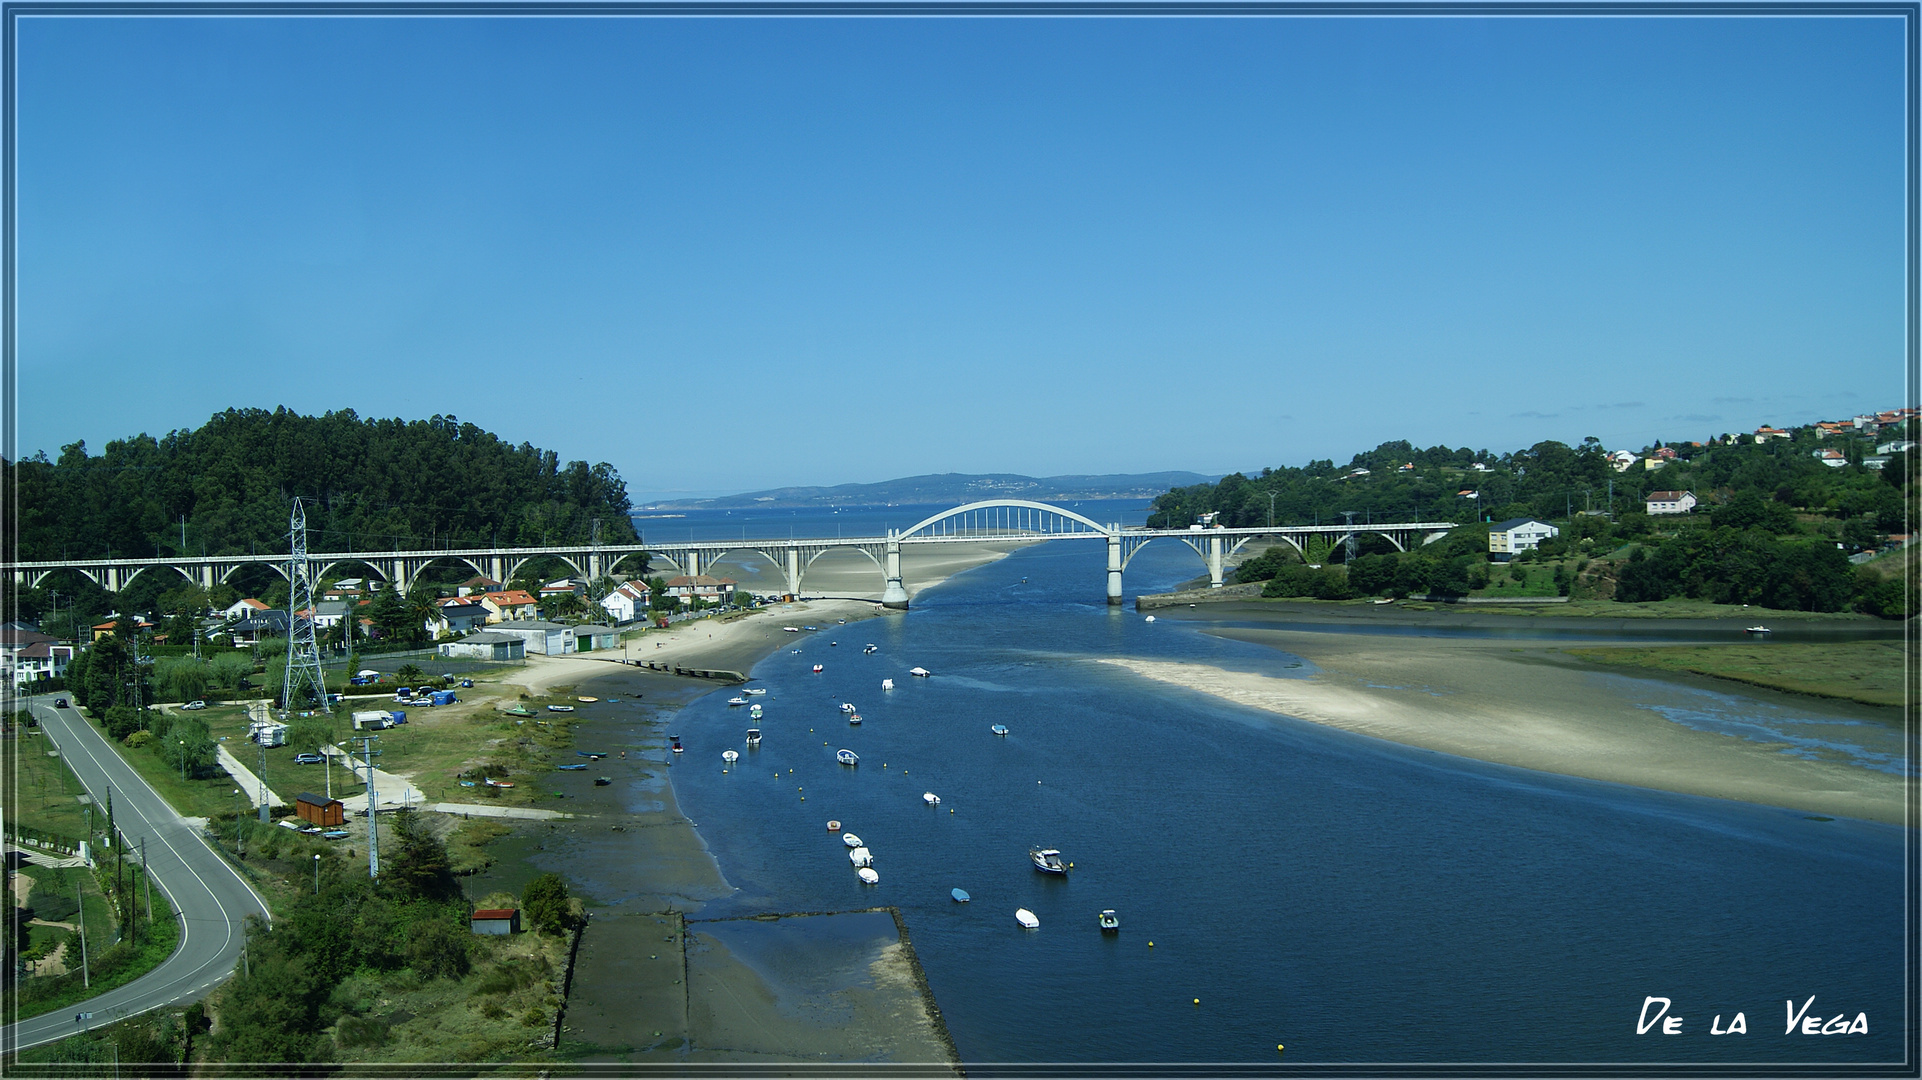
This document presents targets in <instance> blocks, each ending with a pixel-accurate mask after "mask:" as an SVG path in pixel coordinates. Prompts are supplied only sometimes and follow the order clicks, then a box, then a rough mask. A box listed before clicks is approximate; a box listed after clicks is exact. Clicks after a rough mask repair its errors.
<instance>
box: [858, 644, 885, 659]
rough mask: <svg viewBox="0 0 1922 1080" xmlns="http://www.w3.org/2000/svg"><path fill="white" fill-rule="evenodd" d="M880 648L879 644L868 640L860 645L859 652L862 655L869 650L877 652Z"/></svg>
mask: <svg viewBox="0 0 1922 1080" xmlns="http://www.w3.org/2000/svg"><path fill="white" fill-rule="evenodd" d="M880 650H881V647H880V646H879V645H876V644H874V643H873V642H871V641H870V642H868V643H867V644H866V645H863V646H861V653H862V655H864V656H865V655H867V654H868V653H871V652H879V651H880Z"/></svg>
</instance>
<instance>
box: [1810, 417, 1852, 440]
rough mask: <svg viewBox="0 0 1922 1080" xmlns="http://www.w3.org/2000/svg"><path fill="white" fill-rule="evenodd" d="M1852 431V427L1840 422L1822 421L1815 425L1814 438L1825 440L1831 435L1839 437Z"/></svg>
mask: <svg viewBox="0 0 1922 1080" xmlns="http://www.w3.org/2000/svg"><path fill="white" fill-rule="evenodd" d="M1853 430H1855V428H1854V426H1853V425H1851V424H1848V423H1845V422H1843V421H1841V420H1823V421H1821V422H1820V423H1817V424H1816V425H1815V437H1816V438H1818V439H1826V438H1828V437H1829V436H1831V435H1840V434H1842V433H1844V432H1848V431H1853Z"/></svg>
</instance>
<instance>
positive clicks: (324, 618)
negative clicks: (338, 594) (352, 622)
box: [301, 600, 355, 630]
mask: <svg viewBox="0 0 1922 1080" xmlns="http://www.w3.org/2000/svg"><path fill="white" fill-rule="evenodd" d="M354 603H355V602H354V601H352V600H322V601H321V602H320V603H318V604H315V605H314V612H313V618H314V629H315V630H332V629H333V628H334V627H336V626H339V625H340V624H341V623H344V622H346V621H347V617H348V615H349V614H350V613H351V612H352V611H353V610H354ZM301 614H302V615H305V614H306V612H301Z"/></svg>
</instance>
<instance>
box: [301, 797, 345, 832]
mask: <svg viewBox="0 0 1922 1080" xmlns="http://www.w3.org/2000/svg"><path fill="white" fill-rule="evenodd" d="M294 813H296V814H298V815H299V816H300V820H302V821H305V822H307V823H308V824H309V825H318V826H320V827H321V828H324V829H334V828H339V827H340V826H341V825H343V824H345V823H346V821H347V808H346V807H345V806H343V805H342V804H341V801H340V800H339V799H330V798H328V797H327V796H325V795H314V794H311V793H309V792H305V791H303V792H301V793H300V794H299V795H297V796H295V797H294Z"/></svg>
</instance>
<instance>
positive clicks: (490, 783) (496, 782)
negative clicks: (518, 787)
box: [482, 778, 514, 787]
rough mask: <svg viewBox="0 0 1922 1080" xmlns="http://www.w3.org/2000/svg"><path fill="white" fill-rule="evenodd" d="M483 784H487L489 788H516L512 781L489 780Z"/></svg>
mask: <svg viewBox="0 0 1922 1080" xmlns="http://www.w3.org/2000/svg"><path fill="white" fill-rule="evenodd" d="M482 782H483V783H485V784H486V785H487V786H488V787H513V786H514V782H513V781H512V780H495V779H492V778H489V779H487V780H484V781H482Z"/></svg>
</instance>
